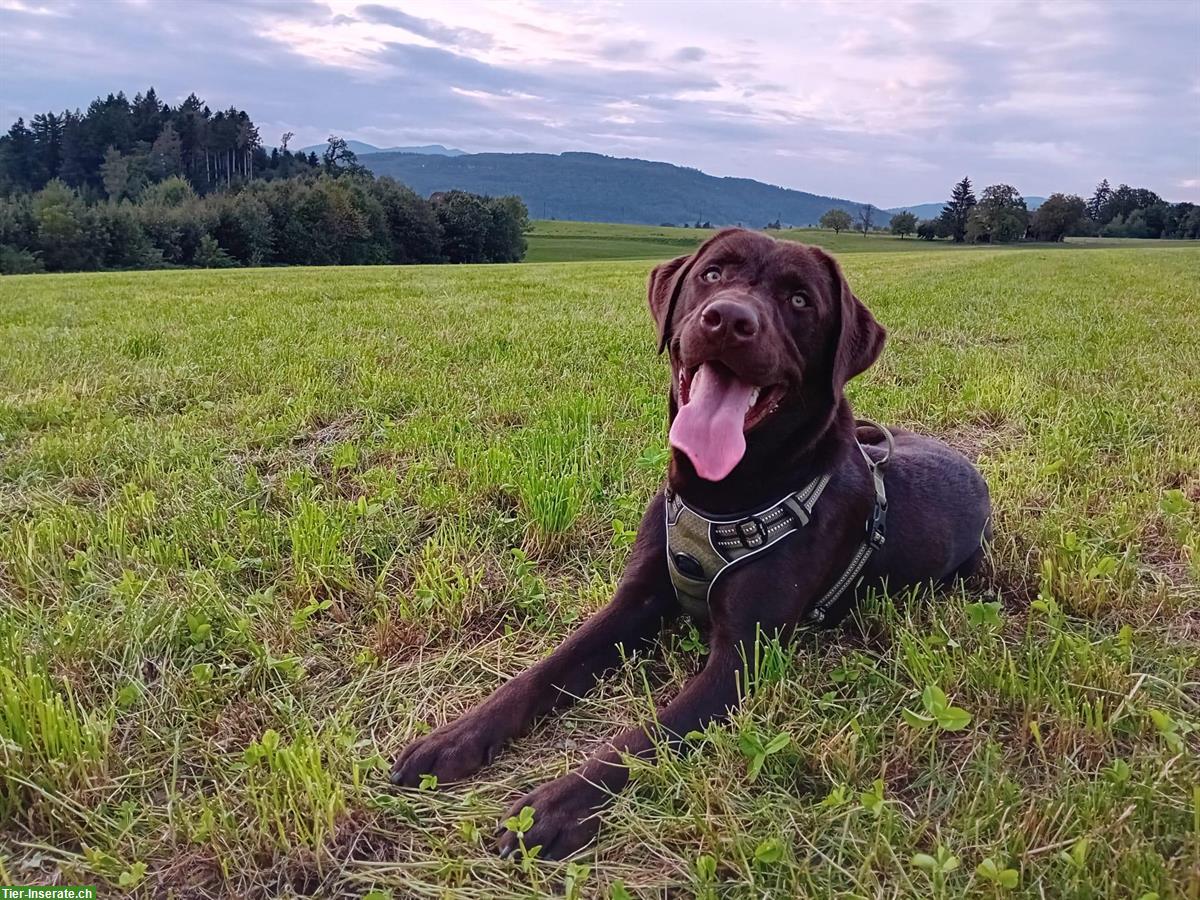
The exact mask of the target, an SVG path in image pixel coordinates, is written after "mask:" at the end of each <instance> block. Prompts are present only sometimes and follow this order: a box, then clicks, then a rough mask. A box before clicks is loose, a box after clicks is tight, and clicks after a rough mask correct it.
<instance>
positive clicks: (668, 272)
mask: <svg viewBox="0 0 1200 900" xmlns="http://www.w3.org/2000/svg"><path fill="white" fill-rule="evenodd" d="M691 258H692V257H691V256H690V255H688V256H677V257H675V258H674V259H673V260H671V261H670V262H665V263H660V264H659V265H657V266H655V267H654V268H653V269H652V270H651V272H650V284H649V286H648V288H647V291H646V293H647V300H648V301H649V303H650V315H651V317H652V318H653V319H654V324H655V326H656V327H657V329H658V352H659V353H662V352H663V350H665V349H666V346H667V341H668V340H669V339H670V337H671V328H670V322H671V315H672V314H673V313H674V312H675V301H676V300H678V299H679V287H680V284H681V283H682V281H683V276H684V275H685V274H686V272H687V269H688V268H690V266H688V262H689V261H690V260H691Z"/></svg>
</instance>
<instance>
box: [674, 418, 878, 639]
mask: <svg viewBox="0 0 1200 900" xmlns="http://www.w3.org/2000/svg"><path fill="white" fill-rule="evenodd" d="M859 423H860V424H865V425H870V426H873V427H875V428H878V429H879V430H880V431H881V432H882V433H883V435H884V437H885V439H886V441H887V454H886V456H885V457H884V458H883V460H881V461H880V462H878V463H876V462H875V461H874V460H873V459H872V458H871V457H870V455H869V454H868V453H867V451H866V449H865V448H864V447H863V446H862V445H861V444H859V445H858V447H859V451H860V452H861V453H862V457H863V459H864V460H865V461H866V464H867V469H868V471H869V473H870V475H871V482H872V485H873V487H874V491H875V503H874V504H873V508H872V510H871V515H870V518H869V519H868V520H867V528H866V530H867V534H866V536H865V539H864V540H863V543H862V544H861V545H859V547H858V549H857V550H856V551H855V553H854V555H853V557H852V558H851V560H850V564H849V565H848V566H847V567H846V569H845V570H844V571H843V572H842V573H841V575H839V576H838V578H837V579H835V581H834V583H833V584H832V585H831V586H830V587H829V589H828V590H827V591H826V592H825V593H824V594H823V595H822V596H821V598H820V599H819V600H818V601H817V602H816V603H814V604H813V605H812V607H810V611H809V613H808V614H807V616H806V618H805V622H806V624H815V623H819V622H821V621H823V620H824V619H825V617H826V615H827V613H828V611H829V609H830V608H831V607H832V606H833V605H834V603H836V602H837V600H838V599H839V598H840V597H841V596H842V595H843V594H844V593H845V592H846V590H847V589H849V588H850V587H851V585H852V584H854V583H856V580H857V579H858V578H859V575H860V574H861V573H862V570H863V569H864V568H865V567H866V565H867V563H868V561H869V560H870V558H871V555H872V554H873V553H874V551H875V550H876V549H878V548H879V547H881V546H883V542H884V534H885V530H886V528H885V525H886V515H887V495H886V493H885V491H884V484H883V473H882V471H881V470H882V468H883V466H885V465H886V464H887V462H888V460H889V459H890V458H891V455H892V449H893V439H892V435H891V433H890V432H889V431H888V430H887V429H886V428H884V427H883V426H882V425H877V424H876V423H874V422H869V421H867V420H859ZM829 481H830V475H829V474H828V473H826V474H824V475H820V476H818V477H817V478H814V479H813V480H812V481H810V482H809V483H808V484H806V485H805V486H804V487H803V488H801V489H800V490H799V491H796V492H795V493H792V494H788V495H787V496H786V497H784V498H783V499H782V500H779V501H778V502H776V503H774V504H772V505H770V506H768V507H767V508H765V509H763V510H761V511H759V512H757V513H754V514H752V515H743V516H723V517H721V518H719V519H717V518H713V517H710V516H707V515H705V514H703V513H701V512H699V511H697V510H694V509H692V508H691V507H689V506H688V505H687V504H686V503H684V502H683V499H682V498H680V497H679V496H678V495H677V494H674V493H673V492H672V491H671V490H670V489H669V488H668V490H667V493H666V509H665V512H666V527H667V541H666V545H667V546H666V550H667V570H668V572H669V574H670V576H671V582H672V585H673V586H674V588H675V595H676V597H677V598H678V600H679V603H680V605H681V606H683V608H684V609H685V610H686V611H687V612H689V613H691V614H692V615H694V616H698V617H706V616H707V614H708V603H709V598H710V597H711V595H712V588H713V585H715V584H716V583H717V581H718V580H719V579H720V577H721V576H722V575H723V574H724V573H725V572H726V571H728V570H729V569H731V568H733V567H734V566H736V565H739V564H741V563H742V562H745V561H746V560H748V559H751V558H753V557H755V556H758V555H759V554H760V553H763V552H765V551H767V550H769V549H770V548H771V547H773V546H775V545H776V544H778V543H779V542H780V541H782V540H783V539H784V538H785V537H787V536H789V535H791V534H793V533H795V532H796V531H799V530H800V529H801V528H803V527H805V526H806V525H808V524H809V522H810V521H811V519H812V511H813V509H814V507H815V506H816V503H817V501H818V500H819V499H820V497H821V494H822V493H824V491H825V488H826V487H827V486H828V485H829ZM681 564H683V565H684V568H686V569H687V570H688V574H685V573H684V572H683V571H682V570H681V568H680V566H681ZM697 571H698V572H699V573H700V576H699V577H697V576H694V575H693V574H692V573H693V572H697Z"/></svg>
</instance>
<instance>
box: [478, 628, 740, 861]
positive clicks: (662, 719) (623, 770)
mask: <svg viewBox="0 0 1200 900" xmlns="http://www.w3.org/2000/svg"><path fill="white" fill-rule="evenodd" d="M711 643H712V649H711V651H710V653H709V658H708V663H707V665H706V666H705V667H704V669H703V671H701V672H700V674H699V675H697V676H696V677H694V678H693V679H692V680H691V681H689V682H688V683H687V685H686V686H685V687H684V689H683V690H682V691H681V692H680V693H679V695H678V696H677V697H676V698H675V699H674V700H673V701H671V703H669V704H668V705H667V706H665V707H664V708H662V709H660V710H659V711H658V713H657V717H656V719H657V722H656V725H655V726H652V727H651V728H650V729H649V730H647V729H644V728H634V729H631V730H629V731H626V732H625V733H623V734H621V735H620V736H618V737H617V738H616V739H615V740H613V742H612V744H611V745H610V747H609V748H608V749H607V750H605V751H604V752H601V753H599V754H597V755H596V756H594V757H592V758H591V759H590V760H588V761H587V762H586V763H584V765H582V766H581V767H580V768H578V769H576V770H575V771H574V772H571V773H570V774H568V775H564V776H563V777H562V778H558V779H555V780H554V781H549V782H546V783H545V784H543V785H541V786H540V787H538V788H536V789H535V790H534V791H532V792H531V793H529V794H526V795H525V796H524V797H522V798H521V799H520V800H518V801H517V802H516V803H514V804H513V806H512V808H511V809H510V810H509V811H508V813H507V814H506V815H507V816H515V815H517V814H518V813H519V812H520V811H521V809H522V807H525V806H531V807H533V827H532V828H531V829H530V831H529V832H528V833H526V834H524V835H523V836H522V840H523V841H524V844H525V846H526V847H527V848H532V847H534V846H541V848H542V849H541V851H540V852H539V858H540V859H562V858H564V857H567V856H570V855H571V854H572V853H575V852H576V851H577V850H580V849H582V848H583V847H584V846H585V845H586V844H588V843H589V842H590V841H591V840H592V838H594V837H595V835H596V832H597V830H598V829H599V827H600V823H599V819H598V815H597V814H598V812H599V811H600V810H601V809H602V808H603V807H604V806H606V805H607V804H608V803H609V802H610V801H611V800H612V799H613V797H614V795H615V794H616V793H617V792H618V791H620V790H621V789H623V788H624V787H625V785H626V784H627V783H628V781H629V769H628V767H627V766H626V765H625V763H624V762H623V761H622V756H623V755H624V754H630V755H633V756H641V757H653V756H654V755H655V752H656V750H657V747H658V743H656V741H655V737H657V738H658V739H659V740H660V741H665V742H666V743H667V744H668V745H669V746H672V747H673V746H676V745H678V744H679V743H680V742H681V741H682V740H683V738H684V736H685V735H686V734H687V733H688V732H689V731H694V730H698V729H703V728H704V727H705V726H706V725H707V724H708V723H709V722H712V721H714V720H720V719H724V718H726V717H727V716H728V714H729V712H730V710H731V709H732V708H733V707H734V706H736V704H737V701H738V677H739V675H740V673H741V671H742V668H743V665H744V655H743V651H742V649H741V644H739V643H735V642H733V641H730V640H728V639H725V638H723V637H721V636H720V635H718V634H714V635H713V638H712V642H711ZM498 844H499V850H500V853H501V855H502V856H507V855H509V854H510V853H512V852H514V851H515V850H517V849H518V847H519V844H518V841H517V835H516V834H514V833H512V832H511V831H508V830H506V829H503V827H502V828H501V830H500V831H499V832H498Z"/></svg>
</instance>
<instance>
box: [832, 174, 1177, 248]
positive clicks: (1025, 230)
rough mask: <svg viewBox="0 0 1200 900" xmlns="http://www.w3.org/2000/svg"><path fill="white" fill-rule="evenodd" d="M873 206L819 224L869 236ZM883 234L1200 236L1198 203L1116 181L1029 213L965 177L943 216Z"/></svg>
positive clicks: (905, 218) (991, 239) (996, 188)
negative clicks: (975, 186) (1116, 184)
mask: <svg viewBox="0 0 1200 900" xmlns="http://www.w3.org/2000/svg"><path fill="white" fill-rule="evenodd" d="M874 212H875V209H874V207H872V206H871V205H870V204H867V205H865V206H863V207H862V210H861V211H860V213H859V215H858V218H857V220H854V219H852V218H851V217H850V214H849V213H847V212H845V211H844V210H841V209H831V210H829V211H828V212H827V213H825V215H823V216H822V217H821V223H820V224H821V227H822V228H829V229H832V230H833V231H834V232H837V233H840V232H842V231H848V230H849V229H850V228H851V227H856V230H858V231H861V232H863V234H864V235H865V234H867V233H868V232H870V231H871V230H872V228H873V224H872V222H873V214H874ZM888 230H889V231H891V232H892V234H896V235H899V236H900V237H901V238H903V237H906V236H907V235H909V234H914V233H915V234H916V235H917V237H919V238H921V239H923V240H927V241H932V240H937V239H939V238H949V239H951V240H953V241H954V242H955V243H959V244H961V243H964V242H967V243H972V244H979V243H991V244H1003V243H1011V242H1013V241H1020V240H1035V241H1051V242H1057V241H1061V240H1063V239H1064V238H1065V237H1067V236H1068V235H1069V236H1073V237H1124V238H1170V239H1177V240H1178V239H1184V240H1188V239H1192V240H1194V239H1198V238H1200V206H1197V205H1196V204H1194V203H1168V202H1167V201H1165V200H1163V199H1162V198H1161V197H1160V196H1158V194H1156V193H1154V191H1151V190H1147V189H1146V188H1131V187H1130V186H1129V185H1127V184H1122V185H1120V186H1119V187H1117V188H1116V190H1113V188H1112V187H1110V186H1109V183H1108V180H1107V179H1105V180H1104V181H1102V182H1100V184H1099V185H1097V186H1096V190H1095V191H1094V192H1093V194H1092V196H1091V197H1090V198H1089V199H1087V200H1084V199H1083V198H1082V197H1079V196H1077V195H1075V194H1058V193H1056V194H1051V195H1050V196H1049V197H1047V198H1046V200H1045V201H1043V202H1042V205H1041V206H1039V207H1038V208H1037V209H1036V210H1034V211H1033V212H1032V213H1031V212H1030V211H1029V209H1028V207H1027V206H1026V204H1025V198H1024V197H1022V196H1021V194H1020V193H1019V192H1018V191H1017V189H1016V188H1014V187H1013V186H1012V185H1008V184H993V185H989V186H988V187H986V188H984V189H983V192H982V193H981V195H980V196H979V197H978V198H976V196H975V191H974V189H973V188H972V187H971V179H970V178H963V179H962V181H960V182H958V183H957V184H956V185H954V188H953V190H952V191H951V193H950V202H949V203H947V204H946V205H945V206H944V207H942V212H941V215H940V216H938V217H937V218H934V219H925V220H922V221H920V222H918V221H917V217H916V216H915V215H914V214H913V213H911V212H907V211H904V212H900V213H897V214H896V215H894V216H892V218H891V221H890V222H889V223H888Z"/></svg>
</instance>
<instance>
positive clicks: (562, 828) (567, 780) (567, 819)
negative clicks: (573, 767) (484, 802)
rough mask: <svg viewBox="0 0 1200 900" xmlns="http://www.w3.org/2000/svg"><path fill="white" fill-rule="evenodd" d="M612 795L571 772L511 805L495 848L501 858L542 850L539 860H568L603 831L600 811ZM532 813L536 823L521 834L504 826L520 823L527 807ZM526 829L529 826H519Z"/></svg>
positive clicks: (502, 823) (498, 831) (502, 822)
mask: <svg viewBox="0 0 1200 900" xmlns="http://www.w3.org/2000/svg"><path fill="white" fill-rule="evenodd" d="M608 799H609V795H608V794H607V793H606V792H605V791H604V790H602V789H601V788H599V787H597V786H595V785H593V784H590V783H589V782H588V781H586V780H585V779H584V778H583V777H582V776H580V775H578V774H576V773H574V772H573V773H571V774H570V775H565V776H563V777H562V778H557V779H555V780H554V781H548V782H546V783H545V784H543V785H541V786H540V787H538V788H536V789H535V790H533V791H531V792H530V793H528V794H526V795H525V796H524V797H522V798H521V799H520V800H518V801H517V802H516V803H514V804H513V805H512V807H511V808H510V809H509V811H508V812H507V813H506V814H505V817H504V818H503V819H502V820H501V822H500V827H499V828H498V829H497V831H496V835H497V838H496V849H497V850H498V851H499V853H500V855H501V856H509V855H511V854H513V853H519V852H520V851H521V847H522V844H523V845H524V848H525V849H526V850H528V851H532V850H533V848H534V847H540V848H541V849H540V850H539V851H538V853H537V858H538V859H565V858H567V857H568V856H571V855H573V854H575V853H578V852H579V851H580V850H582V849H583V848H584V847H586V846H587V845H588V844H589V843H591V841H592V840H593V839H594V838H595V837H596V833H597V832H598V831H599V830H600V818H599V815H598V812H599V810H600V809H601V808H602V807H603V806H604V805H605V804H606V802H607V800H608ZM527 806H528V807H530V808H532V810H533V824H532V825H528V827H527V828H524V830H523V831H522V832H521V834H520V836H519V837H518V830H517V828H513V827H509V825H516V824H517V823H509V825H506V824H505V823H506V822H508V821H509V819H511V818H516V819H518V820H520V818H521V811H522V810H523V809H524V808H525V807H527ZM520 824H521V826H524V825H525V824H526V823H520Z"/></svg>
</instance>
